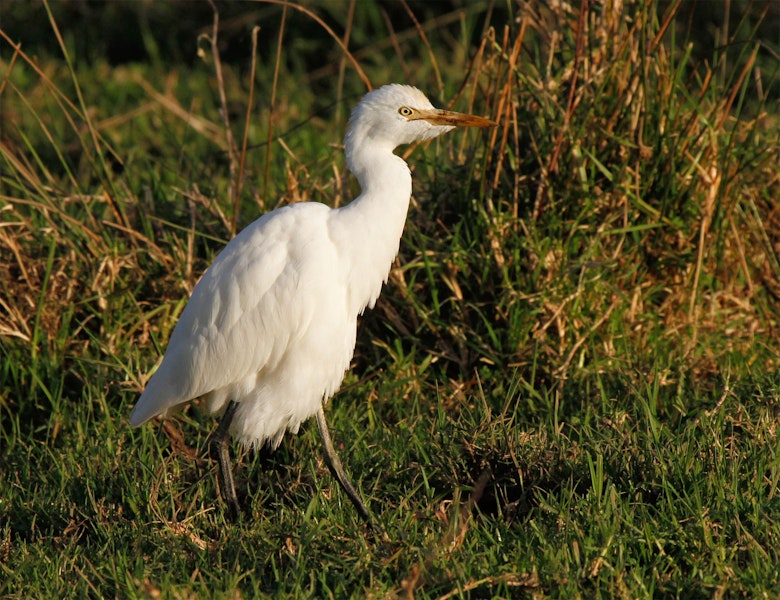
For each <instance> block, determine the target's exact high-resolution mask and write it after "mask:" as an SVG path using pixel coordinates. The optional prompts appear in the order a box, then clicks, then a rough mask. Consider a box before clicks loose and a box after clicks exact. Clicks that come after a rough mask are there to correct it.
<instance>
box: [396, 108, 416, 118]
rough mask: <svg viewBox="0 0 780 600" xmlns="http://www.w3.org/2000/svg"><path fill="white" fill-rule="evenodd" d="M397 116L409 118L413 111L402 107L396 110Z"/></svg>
mask: <svg viewBox="0 0 780 600" xmlns="http://www.w3.org/2000/svg"><path fill="white" fill-rule="evenodd" d="M398 114H399V115H401V116H402V117H411V116H412V115H413V114H414V111H413V110H412V109H411V108H409V107H408V106H402V107H401V108H399V109H398Z"/></svg>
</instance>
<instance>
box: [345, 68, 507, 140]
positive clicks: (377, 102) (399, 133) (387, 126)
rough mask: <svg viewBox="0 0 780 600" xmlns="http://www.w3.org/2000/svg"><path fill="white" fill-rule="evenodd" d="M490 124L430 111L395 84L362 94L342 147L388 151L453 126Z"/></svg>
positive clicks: (413, 92)
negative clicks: (365, 145) (361, 147)
mask: <svg viewBox="0 0 780 600" xmlns="http://www.w3.org/2000/svg"><path fill="white" fill-rule="evenodd" d="M494 125H496V123H494V122H493V121H490V120H488V119H484V118H482V117H477V116H475V115H467V114H463V113H456V112H452V111H448V110H441V109H438V108H434V106H433V104H431V102H430V100H428V98H426V97H425V94H423V93H422V92H421V91H420V90H418V89H417V88H415V87H412V86H409V85H401V84H397V83H393V84H389V85H385V86H382V87H381V88H379V89H376V90H374V91H372V92H369V93H368V94H366V95H365V96H364V97H363V99H362V100H361V101H360V102H359V103H358V105H357V106H356V107H355V108H354V110H353V111H352V116H351V117H350V119H349V128H348V130H347V136H346V138H345V140H344V144H345V146H346V148H347V154H349V151H350V147H352V146H362V145H363V144H365V143H370V144H371V145H372V146H374V147H381V148H385V149H386V148H388V147H389V149H390V150H391V151H392V150H393V149H395V148H396V147H397V146H400V145H401V144H410V143H412V142H417V141H421V140H429V139H432V138H435V137H437V136H439V135H441V134H443V133H447V132H448V131H451V130H453V129H455V128H456V127H493V126H494Z"/></svg>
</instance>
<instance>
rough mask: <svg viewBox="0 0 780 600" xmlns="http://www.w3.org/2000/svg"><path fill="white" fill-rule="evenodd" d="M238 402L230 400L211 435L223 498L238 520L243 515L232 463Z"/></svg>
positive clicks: (232, 514)
mask: <svg viewBox="0 0 780 600" xmlns="http://www.w3.org/2000/svg"><path fill="white" fill-rule="evenodd" d="M236 408H238V403H236V402H233V401H232V400H231V401H230V402H228V405H227V408H226V409H225V413H224V414H223V415H222V419H221V420H220V421H219V425H218V426H217V430H216V431H215V432H214V435H213V436H211V447H212V448H213V449H215V450H216V453H217V462H218V463H219V476H220V487H221V488H222V498H223V499H224V500H225V503H226V504H227V505H228V508H229V509H230V517H231V519H232V520H233V521H237V520H238V518H239V517H240V516H241V509H240V508H239V506H238V496H236V484H235V483H234V482H233V467H232V466H231V465H230V445H229V444H230V422H231V421H232V420H233V415H235V413H236Z"/></svg>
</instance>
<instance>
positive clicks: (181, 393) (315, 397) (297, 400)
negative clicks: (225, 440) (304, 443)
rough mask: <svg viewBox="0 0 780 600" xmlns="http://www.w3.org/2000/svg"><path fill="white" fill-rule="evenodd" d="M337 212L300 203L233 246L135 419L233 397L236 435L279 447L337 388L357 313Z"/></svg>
mask: <svg viewBox="0 0 780 600" xmlns="http://www.w3.org/2000/svg"><path fill="white" fill-rule="evenodd" d="M332 212H333V211H331V209H329V208H328V207H326V206H325V205H322V204H316V203H305V204H297V205H292V206H290V207H286V208H284V209H281V210H278V211H274V212H273V213H270V214H269V215H266V216H265V217H262V218H260V219H258V220H257V221H255V222H254V223H253V224H252V225H250V226H249V227H247V228H246V229H245V230H244V231H242V232H241V233H240V234H239V235H238V236H236V238H234V239H233V240H232V241H231V242H230V243H229V244H228V245H227V246H226V247H225V249H224V250H223V251H222V252H221V253H220V255H219V256H218V257H217V259H216V260H215V261H214V263H213V264H212V265H211V267H210V268H209V269H208V270H207V271H206V273H205V274H204V275H203V277H202V279H201V280H200V281H199V282H198V284H197V285H196V287H195V290H194V291H193V294H192V297H191V298H190V300H189V302H188V304H187V306H186V307H185V309H184V311H183V312H182V315H181V317H180V319H179V322H178V323H177V325H176V327H175V329H174V331H173V334H172V335H171V339H170V342H169V345H168V348H167V350H166V353H165V357H164V358H163V362H162V364H161V365H160V368H159V369H158V370H157V372H156V373H155V374H154V376H153V377H152V379H151V380H150V381H149V384H148V385H147V388H146V390H145V391H144V393H143V394H142V396H141V397H140V399H139V400H138V403H137V405H136V407H135V409H134V410H133V413H132V415H131V417H130V420H131V424H132V425H134V426H137V425H140V424H141V423H143V422H145V421H146V420H148V419H150V418H152V417H154V416H156V415H158V414H161V413H163V412H165V411H167V410H168V409H170V408H172V407H174V406H176V405H178V404H181V403H184V402H186V401H188V400H191V399H193V398H197V397H200V396H205V397H206V399H207V401H208V405H209V409H210V410H211V411H212V412H216V411H219V410H221V408H222V407H223V405H224V404H225V403H226V402H227V401H228V400H234V401H237V402H239V408H238V410H237V413H236V417H235V418H234V425H233V429H234V432H235V433H236V435H237V437H239V438H240V439H242V440H243V441H244V442H246V443H249V444H253V445H256V444H262V443H265V442H266V441H269V440H270V441H271V443H272V444H274V445H275V444H278V442H279V441H280V440H281V436H282V435H283V434H284V431H285V430H288V429H289V430H292V431H296V430H297V428H298V425H299V424H300V423H301V422H302V421H304V420H305V419H307V418H308V417H309V416H311V415H312V414H313V413H314V412H316V410H317V408H318V407H319V405H320V403H321V402H322V400H323V397H324V398H327V397H329V396H330V395H332V394H333V393H334V392H335V391H336V389H337V388H338V385H339V384H340V382H341V379H342V378H343V375H344V371H345V370H346V368H347V367H348V366H349V361H350V359H351V357H352V353H353V351H354V344H355V328H356V318H357V314H350V310H349V307H348V303H347V297H348V290H347V284H346V281H345V269H344V266H345V265H344V257H343V256H340V255H339V250H338V248H337V246H336V245H335V244H334V243H333V241H332V240H331V239H330V235H329V217H330V214H331V213H332Z"/></svg>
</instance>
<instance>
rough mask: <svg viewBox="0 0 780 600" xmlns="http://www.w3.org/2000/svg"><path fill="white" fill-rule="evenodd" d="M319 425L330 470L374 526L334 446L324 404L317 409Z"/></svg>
mask: <svg viewBox="0 0 780 600" xmlns="http://www.w3.org/2000/svg"><path fill="white" fill-rule="evenodd" d="M317 425H318V426H319V428H320V437H321V438H322V445H323V447H324V449H325V464H327V465H328V468H329V469H330V472H331V473H333V475H334V476H335V477H336V479H338V482H339V484H341V488H342V489H343V490H344V491H345V492H346V494H347V496H349V499H350V500H352V504H354V505H355V508H356V509H357V511H358V512H359V513H360V516H361V517H363V519H364V520H365V521H366V523H368V525H369V526H370V527H371V528H373V526H374V524H373V523H372V521H371V516H370V515H369V514H368V509H367V508H366V505H365V503H364V502H363V499H362V498H361V497H360V494H359V493H358V491H357V490H356V489H355V486H354V485H352V482H351V481H350V480H349V477H347V474H346V472H345V471H344V466H343V465H342V464H341V459H339V455H338V454H336V449H335V448H334V447H333V442H332V441H331V439H330V431H328V422H327V421H326V420H325V408H324V407H323V406H320V408H319V410H318V411H317Z"/></svg>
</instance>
